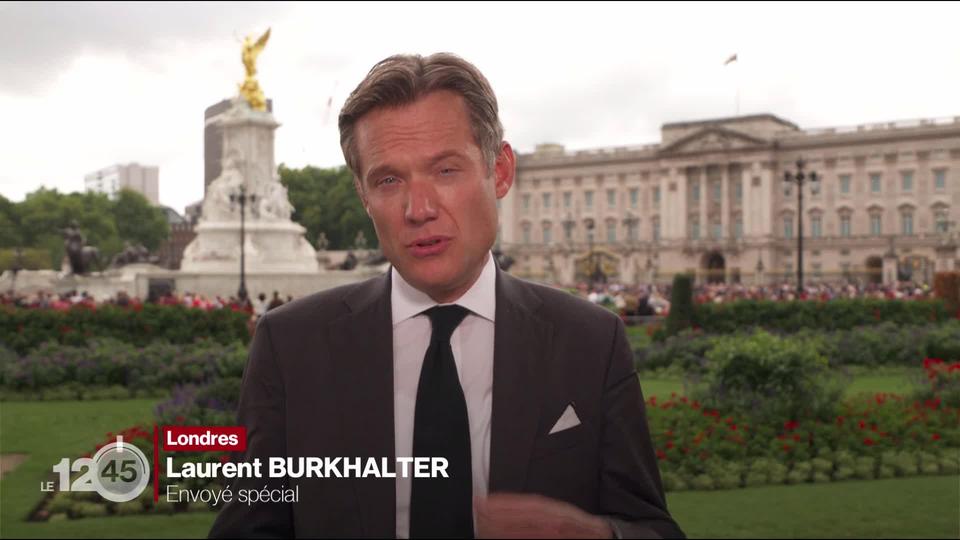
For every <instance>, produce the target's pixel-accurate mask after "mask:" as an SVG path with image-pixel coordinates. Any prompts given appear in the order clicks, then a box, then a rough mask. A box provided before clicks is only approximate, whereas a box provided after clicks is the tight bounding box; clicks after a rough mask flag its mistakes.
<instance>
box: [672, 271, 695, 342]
mask: <svg viewBox="0 0 960 540" xmlns="http://www.w3.org/2000/svg"><path fill="white" fill-rule="evenodd" d="M692 324H693V276H691V275H689V274H677V275H675V276H673V290H672V291H671V293H670V314H669V315H667V335H670V336H672V335H675V334H677V333H679V332H681V331H683V330H686V329H687V328H690V326H691V325H692Z"/></svg>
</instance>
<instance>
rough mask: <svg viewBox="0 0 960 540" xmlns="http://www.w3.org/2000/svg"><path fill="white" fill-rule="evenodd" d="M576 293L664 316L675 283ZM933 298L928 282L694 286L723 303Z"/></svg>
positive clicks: (707, 299)
mask: <svg viewBox="0 0 960 540" xmlns="http://www.w3.org/2000/svg"><path fill="white" fill-rule="evenodd" d="M568 288H570V289H571V290H576V291H577V293H578V294H579V295H580V296H582V297H584V298H586V299H587V300H589V301H590V302H593V303H595V304H602V305H608V306H613V307H615V308H616V309H617V310H618V311H620V312H621V313H623V314H624V315H628V316H651V315H665V314H667V313H668V312H669V311H670V300H669V299H670V295H671V293H672V288H673V287H672V285H668V284H667V285H658V284H645V285H623V284H620V283H607V284H603V285H595V286H592V287H591V286H590V285H588V284H586V283H581V284H578V285H576V286H573V287H568ZM932 297H933V290H932V289H931V288H930V286H929V285H927V284H917V283H910V282H898V283H895V284H889V285H884V284H880V283H858V282H849V281H844V282H836V283H811V284H806V285H805V286H804V288H803V291H801V292H800V293H799V294H798V293H797V287H796V284H795V283H786V282H785V283H779V284H772V285H745V284H742V283H732V284H726V283H705V284H700V285H696V286H695V287H694V289H693V300H694V302H695V303H699V304H703V303H722V302H733V301H737V300H773V301H789V300H798V299H799V300H816V301H823V302H825V301H830V300H834V299H839V298H881V299H887V300H920V299H928V298H932Z"/></svg>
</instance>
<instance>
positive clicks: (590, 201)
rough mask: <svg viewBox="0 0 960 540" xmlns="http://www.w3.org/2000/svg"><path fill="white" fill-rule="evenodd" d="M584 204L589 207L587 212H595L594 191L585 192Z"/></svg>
mask: <svg viewBox="0 0 960 540" xmlns="http://www.w3.org/2000/svg"><path fill="white" fill-rule="evenodd" d="M583 204H584V205H585V206H586V207H587V210H593V191H589V190H588V191H584V192H583Z"/></svg>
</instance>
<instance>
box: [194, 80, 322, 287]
mask: <svg viewBox="0 0 960 540" xmlns="http://www.w3.org/2000/svg"><path fill="white" fill-rule="evenodd" d="M279 125H280V124H278V123H277V122H276V120H274V118H273V115H272V114H271V113H270V112H267V111H257V110H254V109H252V108H251V107H250V105H249V104H248V103H247V101H246V100H245V99H243V98H241V97H237V98H235V99H234V100H233V105H232V107H231V108H230V110H229V111H227V113H225V114H224V117H223V120H222V126H223V156H224V158H223V167H222V170H223V172H222V173H221V174H220V176H219V177H218V178H217V179H216V180H214V181H213V182H211V184H210V186H209V188H208V189H207V195H206V197H205V198H204V201H203V213H202V215H201V217H200V222H199V223H198V224H197V227H196V232H197V237H196V238H195V239H194V240H193V242H191V243H190V245H188V246H187V248H186V249H185V250H184V252H183V260H182V262H181V265H180V269H181V271H183V272H185V273H224V274H234V273H237V272H239V268H240V218H241V216H240V210H241V208H240V204H239V202H235V201H232V200H231V196H233V197H236V196H238V195H239V194H240V190H241V187H242V188H243V189H244V190H245V193H246V196H247V203H246V205H245V214H244V237H245V241H244V257H245V261H246V265H245V266H246V271H247V272H248V273H250V274H264V273H266V274H297V273H307V274H316V273H317V272H319V270H320V267H319V265H318V263H317V258H316V252H315V251H314V249H313V247H312V246H311V245H310V243H309V242H307V240H306V238H304V233H305V232H306V229H304V227H303V226H301V225H299V224H297V223H294V222H293V221H291V220H290V215H291V213H292V212H293V206H292V205H291V204H290V201H289V200H288V199H287V190H286V188H285V187H284V186H283V184H281V183H280V177H279V175H278V174H277V169H276V165H275V162H274V153H273V142H274V130H275V129H277V127H278V126H279Z"/></svg>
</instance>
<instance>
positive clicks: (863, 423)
mask: <svg viewBox="0 0 960 540" xmlns="http://www.w3.org/2000/svg"><path fill="white" fill-rule="evenodd" d="M857 426H859V427H860V429H864V428H866V427H867V423H866V422H864V421H863V420H861V421H860V422H858V423H857Z"/></svg>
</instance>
